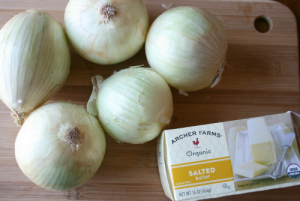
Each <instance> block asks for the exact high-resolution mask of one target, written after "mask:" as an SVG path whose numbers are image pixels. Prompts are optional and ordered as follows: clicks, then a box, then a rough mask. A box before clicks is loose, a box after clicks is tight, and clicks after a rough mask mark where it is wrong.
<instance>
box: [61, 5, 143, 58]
mask: <svg viewBox="0 0 300 201" xmlns="http://www.w3.org/2000/svg"><path fill="white" fill-rule="evenodd" d="M65 26H66V32H67V35H68V37H69V40H70V42H71V44H72V46H73V47H74V49H75V51H76V52H77V53H78V54H79V55H81V56H82V57H84V58H85V59H87V60H89V61H92V62H94V63H98V64H115V63H119V62H122V61H125V60H127V59H129V58H130V57H132V56H133V55H135V54H136V53H137V52H138V51H139V50H140V49H141V48H142V46H143V44H144V42H145V40H146V35H147V31H148V28H149V19H148V13H147V9H146V7H145V4H144V3H143V1H142V0H122V1H119V0H89V1H87V0H70V1H69V3H68V5H67V8H66V11H65Z"/></svg>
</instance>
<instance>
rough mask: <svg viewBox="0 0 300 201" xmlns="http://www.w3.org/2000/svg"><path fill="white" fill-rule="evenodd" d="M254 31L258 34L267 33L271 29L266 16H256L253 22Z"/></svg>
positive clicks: (270, 21)
mask: <svg viewBox="0 0 300 201" xmlns="http://www.w3.org/2000/svg"><path fill="white" fill-rule="evenodd" d="M254 26H255V29H256V30H257V31H258V32H260V33H267V32H269V31H270V30H271V29H272V26H273V24H272V20H271V19H270V18H269V17H268V16H264V15H261V16H258V17H257V18H256V19H255V21H254Z"/></svg>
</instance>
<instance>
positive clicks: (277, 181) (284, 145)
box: [158, 112, 300, 200]
mask: <svg viewBox="0 0 300 201" xmlns="http://www.w3.org/2000/svg"><path fill="white" fill-rule="evenodd" d="M299 128H300V116H299V115H298V114H296V113H293V112H287V113H282V114H276V115H268V116H263V117H256V118H249V119H242V120H236V121H228V122H222V123H213V124H207V125H200V126H193V127H187V128H179V129H172V130H165V131H164V132H163V133H162V135H161V136H160V137H159V139H158V166H159V172H160V178H161V182H162V186H163V189H164V192H165V194H166V195H167V196H168V197H169V198H170V199H171V200H201V199H207V198H216V197H221V196H226V195H233V194H241V193H247V192H255V191H262V190H267V189H275V188H283V187H288V186H294V185H299V184H300V160H299V159H300V157H299V148H298V140H299Z"/></svg>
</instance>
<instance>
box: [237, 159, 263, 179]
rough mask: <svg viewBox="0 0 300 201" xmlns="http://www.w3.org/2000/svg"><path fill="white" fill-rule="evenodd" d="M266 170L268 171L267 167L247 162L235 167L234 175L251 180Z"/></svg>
mask: <svg viewBox="0 0 300 201" xmlns="http://www.w3.org/2000/svg"><path fill="white" fill-rule="evenodd" d="M267 170H268V167H267V166H265V165H260V164H258V163H255V162H253V161H248V162H245V163H242V164H240V165H239V166H238V167H236V168H235V169H234V173H235V174H238V175H241V176H244V177H249V178H253V177H256V176H258V175H260V174H262V173H264V172H265V171H267Z"/></svg>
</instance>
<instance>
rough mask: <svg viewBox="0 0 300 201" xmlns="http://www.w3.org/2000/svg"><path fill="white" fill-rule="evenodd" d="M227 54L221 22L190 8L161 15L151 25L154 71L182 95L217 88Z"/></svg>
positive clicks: (149, 54) (150, 59)
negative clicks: (210, 87)
mask: <svg viewBox="0 0 300 201" xmlns="http://www.w3.org/2000/svg"><path fill="white" fill-rule="evenodd" d="M226 52H227V39H226V35H225V31H224V28H223V26H222V24H221V23H220V22H219V21H218V19H217V18H216V17H214V16H213V15H212V14H210V13H208V12H206V11H204V10H201V9H198V8H194V7H188V6H182V7H176V8H172V9H170V10H167V11H166V12H164V13H163V14H161V15H160V16H159V17H158V18H157V19H156V20H155V21H154V22H153V24H152V25H151V27H150V30H149V32H148V36H147V40H146V56H147V60H148V62H149V65H150V66H151V68H153V69H154V70H155V71H156V72H158V73H159V74H160V75H161V76H162V77H163V78H164V79H165V80H166V81H167V82H168V84H170V85H171V86H173V87H174V88H176V89H178V90H183V91H197V90H200V89H203V88H205V87H208V86H209V85H212V87H213V86H214V85H216V84H217V82H218V81H219V80H220V78H221V74H222V72H223V68H224V65H225V63H226ZM214 81H216V83H214Z"/></svg>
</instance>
